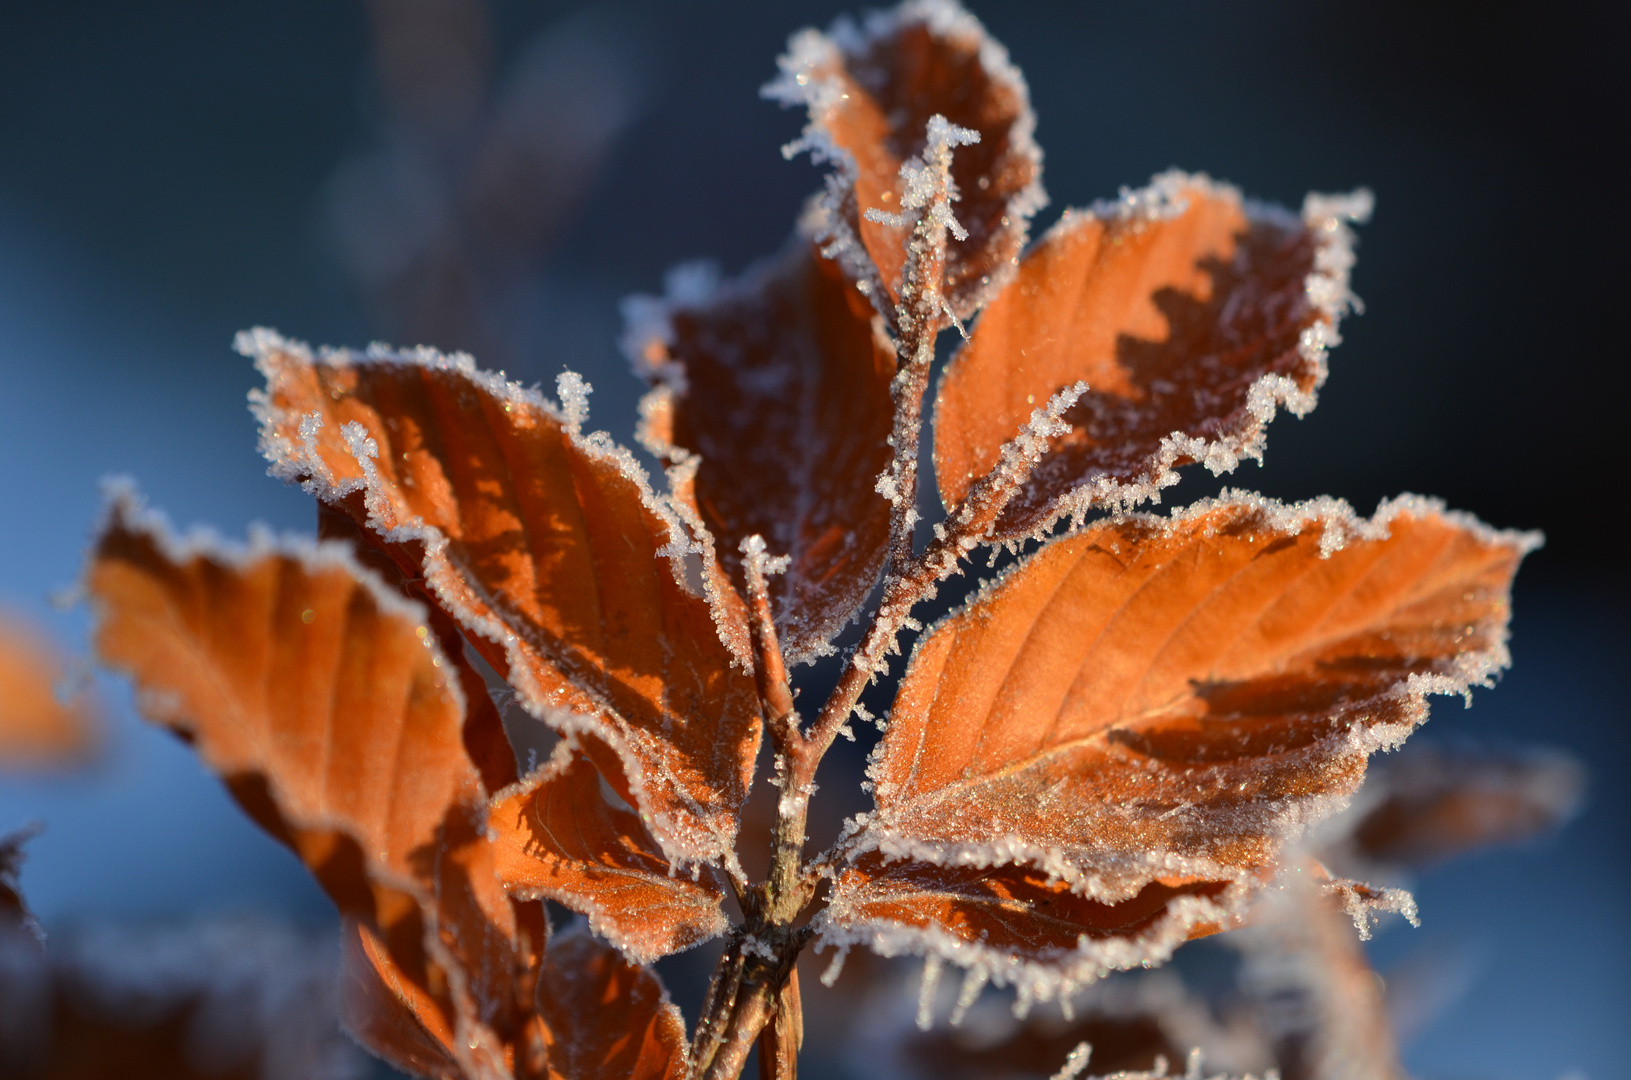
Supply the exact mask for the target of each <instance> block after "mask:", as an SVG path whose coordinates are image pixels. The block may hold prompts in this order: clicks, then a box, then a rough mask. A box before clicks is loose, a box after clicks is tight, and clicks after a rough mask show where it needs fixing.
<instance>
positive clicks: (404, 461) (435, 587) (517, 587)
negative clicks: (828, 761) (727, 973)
mask: <svg viewBox="0 0 1631 1080" xmlns="http://www.w3.org/2000/svg"><path fill="white" fill-rule="evenodd" d="M239 348H240V349H241V350H242V351H244V352H245V353H247V354H250V355H253V356H255V357H256V359H257V362H258V364H259V366H260V368H261V370H262V371H263V373H264V374H265V375H266V378H267V384H268V385H267V390H266V392H265V394H264V396H262V397H261V398H260V400H259V402H258V406H257V408H258V411H259V413H260V415H261V418H262V420H263V427H262V431H261V438H262V448H263V450H264V452H265V453H266V455H267V457H268V458H269V459H271V461H272V467H273V472H274V473H275V474H277V475H279V476H281V477H283V478H284V479H287V480H298V481H300V482H302V483H304V484H306V485H307V487H308V488H309V489H310V490H312V491H313V492H314V493H315V494H317V495H318V496H319V497H320V498H322V499H323V500H324V501H325V502H328V503H330V504H332V505H334V506H337V507H339V508H341V509H343V510H345V511H346V512H347V513H350V514H351V515H352V516H353V517H354V518H356V519H357V520H358V521H359V523H361V524H364V525H365V526H366V527H367V528H368V529H370V530H372V531H374V532H376V533H378V534H380V535H381V536H382V537H383V538H384V539H385V540H386V541H387V542H388V543H389V544H390V545H391V549H392V554H393V556H394V557H395V558H396V559H397V562H398V563H399V564H400V565H401V566H402V567H403V568H404V570H405V571H406V572H407V573H408V574H409V575H410V576H412V577H422V578H423V580H424V583H425V587H426V589H427V590H428V595H430V596H432V597H433V598H434V599H435V601H436V603H437V604H438V606H440V607H441V608H442V610H444V611H445V612H447V613H448V614H449V615H451V616H452V617H453V618H455V619H457V620H458V622H459V624H460V625H461V626H462V627H463V629H464V631H465V633H466V634H468V635H469V636H470V639H471V641H472V643H473V644H475V646H476V647H477V649H479V650H480V651H481V653H482V655H483V656H484V657H485V658H486V659H487V660H488V662H490V663H491V664H493V666H494V667H496V668H497V669H498V670H499V671H500V672H501V673H502V674H503V675H504V676H505V677H506V678H507V679H509V681H510V682H511V684H512V685H513V686H514V687H515V688H516V691H517V692H518V694H519V695H520V699H521V701H522V703H523V704H524V705H525V706H526V707H527V709H528V711H530V712H531V713H532V714H533V715H534V716H537V717H539V718H541V719H544V720H549V721H551V722H554V718H555V717H557V716H560V717H564V716H566V715H567V714H568V713H571V714H577V715H579V716H584V717H591V718H593V719H594V720H595V722H596V724H597V725H598V728H599V731H598V735H599V737H598V738H596V739H592V740H586V744H585V745H586V748H587V749H589V751H590V753H591V754H594V755H596V756H597V761H598V762H599V763H600V764H601V765H602V766H603V768H602V771H603V772H604V773H605V774H606V775H608V776H618V775H625V774H626V775H627V776H628V777H629V778H630V780H631V781H635V780H638V781H639V782H640V783H641V786H640V787H639V789H638V790H632V789H631V790H625V791H620V792H619V794H620V795H622V796H623V797H624V798H625V799H626V800H627V801H629V802H630V803H631V804H634V805H637V806H639V807H640V808H641V809H642V810H643V811H645V812H647V813H649V814H650V815H651V823H652V832H653V834H654V835H655V836H656V838H657V840H658V842H659V843H660V844H661V845H662V847H663V850H664V852H665V853H666V854H667V855H668V856H669V858H670V859H672V860H674V861H676V862H703V861H709V860H716V859H721V858H726V859H728V858H729V857H730V851H731V841H732V839H733V838H734V836H735V832H736V812H737V810H738V808H739V807H740V806H741V804H742V801H743V800H744V799H745V798H746V795H747V788H748V784H749V782H750V780H751V776H752V769H753V761H754V756H755V754H756V753H757V751H758V741H759V732H760V720H759V708H758V698H757V695H756V692H755V688H754V682H753V678H752V675H751V674H750V672H749V670H748V667H747V665H748V663H749V660H750V657H751V651H750V648H749V644H748V638H747V627H746V622H745V615H744V609H743V607H742V603H741V600H740V599H739V598H738V597H737V596H736V593H735V591H734V590H732V589H731V588H730V586H729V584H728V583H727V582H726V581H725V579H724V575H723V572H722V571H721V570H720V569H719V566H718V563H717V561H716V560H715V559H714V556H713V550H712V540H711V538H710V537H708V536H707V534H706V533H705V532H704V533H701V534H699V535H698V536H697V537H694V538H693V537H690V536H688V535H687V533H686V528H685V525H684V523H682V522H681V521H680V520H679V518H678V517H677V516H676V515H675V513H674V512H673V510H672V509H671V508H670V507H669V505H668V504H667V503H665V502H664V501H663V500H661V499H659V498H658V497H657V496H656V495H655V494H653V492H652V491H651V489H650V486H649V485H648V483H647V481H646V477H645V474H644V472H643V471H642V470H641V469H640V467H639V465H638V464H637V463H636V462H635V461H634V459H633V457H632V456H631V455H630V454H629V453H628V451H626V450H624V449H622V448H620V447H617V446H616V445H615V444H613V443H612V442H611V441H610V440H609V439H607V438H606V437H605V436H604V435H593V436H584V435H582V434H581V433H580V431H579V425H580V423H581V422H582V420H583V419H584V417H585V415H586V413H587V405H586V402H585V399H584V395H585V394H586V393H587V390H588V388H587V386H585V385H584V384H583V382H582V381H581V380H579V379H577V377H576V376H572V375H567V376H563V377H562V383H561V386H562V391H563V397H564V398H565V399H566V408H565V410H564V411H563V410H561V409H558V408H557V407H556V406H554V405H553V404H551V403H550V402H547V401H545V400H544V399H543V398H542V397H541V396H539V395H538V394H536V393H533V392H531V391H527V390H524V389H522V388H521V387H519V386H516V385H514V384H511V383H506V382H504V381H503V380H502V378H500V377H497V376H493V375H489V374H486V373H482V372H478V371H477V370H476V369H475V367H474V365H473V363H471V361H470V360H469V358H468V357H464V358H446V357H442V356H440V355H439V354H436V353H434V352H431V351H429V350H423V351H420V352H417V353H413V354H406V355H404V354H393V353H388V352H385V351H383V350H376V351H373V352H370V353H369V354H367V355H366V356H358V355H352V354H349V353H327V354H324V356H323V357H322V358H314V357H313V356H312V355H311V353H310V352H309V351H308V350H307V349H306V348H305V347H304V346H301V345H296V344H293V343H289V342H285V341H283V340H282V339H280V338H278V337H277V336H276V335H274V334H271V333H269V332H264V331H262V332H257V333H255V334H246V335H243V336H242V337H240V340H239ZM613 750H615V751H616V752H617V753H619V754H622V755H624V756H625V758H626V763H624V762H618V761H613V760H609V759H608V755H610V754H611V753H612V751H613Z"/></svg>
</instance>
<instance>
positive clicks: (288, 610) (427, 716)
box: [86, 496, 518, 1076]
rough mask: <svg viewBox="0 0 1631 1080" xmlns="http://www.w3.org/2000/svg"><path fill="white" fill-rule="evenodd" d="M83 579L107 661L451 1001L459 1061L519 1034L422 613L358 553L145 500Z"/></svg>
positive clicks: (441, 661)
mask: <svg viewBox="0 0 1631 1080" xmlns="http://www.w3.org/2000/svg"><path fill="white" fill-rule="evenodd" d="M86 585H87V588H88V591H89V592H90V594H91V596H92V597H93V598H94V601H95V603H96V607H97V610H98V625H97V628H96V634H95V645H96V649H97V652H98V653H99V654H100V656H101V657H102V659H103V660H104V661H105V662H107V663H109V664H110V665H113V666H115V667H118V668H120V669H122V670H124V671H126V672H128V673H129V674H130V675H131V676H132V677H133V678H134V679H135V681H136V683H137V686H138V689H139V691H140V703H141V705H142V708H143V711H144V712H146V714H147V715H148V716H149V717H150V718H152V719H153V720H155V721H157V722H159V723H162V724H164V725H166V726H168V727H170V728H171V729H173V730H174V731H176V732H177V733H178V734H180V735H181V736H182V737H183V738H185V739H187V740H188V741H189V742H190V743H191V744H192V745H193V747H194V749H195V750H196V751H197V752H198V754H199V756H200V757H201V758H203V760H204V761H205V763H206V764H208V765H209V766H210V768H211V769H213V770H214V771H215V772H216V773H218V774H219V775H221V776H222V777H223V778H224V779H225V781H226V783H227V786H228V787H229V788H230V789H231V791H232V793H233V795H234V796H235V797H237V798H238V800H239V801H240V803H242V804H243V806H244V808H245V810H247V811H248V812H249V814H250V815H251V816H252V817H254V818H255V819H256V820H257V821H258V822H259V823H260V824H261V825H262V826H264V827H265V828H266V829H267V830H268V831H269V832H271V833H272V834H273V835H274V836H277V837H278V838H279V839H281V840H283V841H284V842H286V843H287V844H288V845H289V846H290V847H291V848H293V849H294V850H295V852H296V853H297V854H298V855H299V856H300V857H301V859H302V860H304V861H305V863H306V865H307V866H308V867H309V868H310V869H311V871H312V873H313V874H314V875H315V876H316V877H317V879H318V880H319V881H320V882H321V883H322V885H323V887H324V888H325V889H326V890H327V892H328V893H329V896H330V897H331V898H332V899H333V900H334V902H335V904H336V905H337V906H338V907H339V908H340V911H341V912H342V914H344V915H346V916H347V917H349V918H352V919H355V920H358V921H360V922H362V923H365V924H367V925H368V926H370V927H376V928H378V932H379V937H380V939H381V940H382V941H383V943H384V947H385V949H386V950H387V951H388V953H389V955H390V957H391V959H392V960H393V961H394V962H395V964H396V965H398V967H399V968H400V969H401V970H402V972H404V977H405V978H407V979H408V980H410V981H412V982H413V983H414V984H415V985H417V986H418V987H420V988H421V990H423V991H425V992H428V993H429V994H430V996H431V997H434V998H436V999H437V1002H438V1005H439V1007H441V1008H443V1009H451V1010H452V1013H453V1015H452V1016H450V1017H445V1018H444V1023H447V1024H449V1025H450V1026H451V1027H452V1028H453V1029H454V1030H455V1031H456V1033H457V1038H456V1039H455V1040H454V1041H453V1044H452V1045H453V1053H454V1055H455V1056H456V1057H459V1058H460V1059H461V1060H464V1058H465V1057H466V1056H467V1055H466V1054H465V1053H464V1047H465V1045H466V1044H467V1043H469V1044H470V1045H471V1048H472V1049H474V1048H475V1045H476V1044H477V1043H481V1042H483V1040H487V1041H489V1042H490V1041H491V1038H492V1036H490V1035H483V1034H482V1029H485V1028H489V1027H492V1028H495V1029H497V1030H498V1031H503V1030H504V1029H505V1028H506V1027H507V1026H508V1025H509V1023H510V1022H511V1019H512V1016H511V1014H512V1011H513V1003H514V1002H513V999H514V993H513V987H512V979H513V977H514V968H515V966H516V964H517V963H518V958H517V955H516V952H517V945H516V940H515V939H516V925H515V915H514V912H513V911H512V909H511V908H510V905H509V901H508V899H507V898H506V897H505V895H504V893H503V890H502V888H501V887H500V885H499V882H498V880H497V877H496V875H495V873H494V869H493V865H492V851H491V848H490V846H489V845H488V844H487V843H486V841H485V839H484V838H483V837H482V835H481V826H482V823H483V818H484V811H485V802H486V798H485V793H484V791H483V790H482V786H481V781H480V778H479V776H478V775H477V772H476V769H475V767H474V765H473V764H472V763H471V761H470V759H469V758H468V757H467V756H466V754H465V752H464V745H463V741H462V737H461V723H462V719H463V715H464V704H465V703H464V695H463V692H462V691H461V689H460V685H459V676H458V674H457V673H456V672H455V670H454V665H453V662H452V661H450V660H449V659H447V658H446V657H445V656H444V654H443V653H442V651H441V649H440V648H438V647H437V646H436V643H435V641H434V638H433V635H432V634H431V633H430V631H429V629H428V627H427V626H426V624H425V613H424V611H423V609H421V608H420V607H419V606H418V605H417V604H413V603H411V602H409V601H407V600H404V599H402V598H401V597H400V596H398V595H397V594H395V593H393V592H391V591H389V590H388V589H387V588H386V587H385V586H384V585H383V583H381V582H379V581H378V579H377V578H375V577H374V576H373V575H372V574H370V573H369V572H368V571H366V570H364V569H363V568H362V567H361V566H359V565H358V564H357V563H356V561H355V560H354V558H353V557H352V555H351V553H350V550H349V548H348V547H347V546H346V545H341V544H335V543H328V544H319V545H311V544H309V543H302V542H299V541H295V540H288V541H274V540H273V539H271V538H270V537H269V536H267V535H265V534H260V535H257V536H255V537H254V538H253V539H252V541H251V544H250V546H249V548H247V549H239V550H233V549H229V548H226V547H224V546H221V545H218V544H214V543H212V542H211V541H209V540H208V539H207V538H204V537H198V538H193V539H190V540H186V541H178V540H176V539H175V538H173V537H171V536H170V535H169V534H168V532H167V531H166V529H165V527H164V525H163V523H162V522H161V521H160V520H158V519H156V518H154V517H151V516H147V515H144V514H142V513H141V512H140V511H139V510H138V509H137V508H136V506H135V505H134V503H133V501H132V500H131V498H130V497H129V496H120V497H117V498H116V499H115V501H114V502H113V504H112V506H111V508H110V512H109V519H108V522H107V524H106V525H105V527H104V529H103V531H102V534H101V536H100V537H99V539H98V540H97V542H96V545H95V549H94V554H93V557H92V561H91V565H90V568H89V570H88V572H87V577H86ZM382 1052H385V1050H384V1049H382ZM467 1071H468V1072H470V1075H472V1076H474V1075H477V1073H478V1071H479V1070H476V1069H473V1068H470V1067H468V1066H467Z"/></svg>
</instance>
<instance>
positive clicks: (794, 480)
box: [626, 241, 895, 663]
mask: <svg viewBox="0 0 1631 1080" xmlns="http://www.w3.org/2000/svg"><path fill="white" fill-rule="evenodd" d="M696 293H697V290H696V289H695V287H694V286H693V285H692V284H689V283H682V282H679V281H676V282H674V284H673V285H672V286H671V291H670V295H669V297H668V298H666V299H665V300H663V301H656V302H653V301H649V300H646V301H638V302H636V303H634V304H631V305H630V307H629V309H628V310H629V312H630V314H631V316H632V325H631V327H630V331H629V334H628V336H627V338H626V347H627V350H628V352H629V353H630V358H631V359H632V360H633V361H634V363H635V364H636V366H637V367H638V368H640V369H641V370H642V371H643V372H644V373H645V374H646V375H647V377H648V378H650V379H651V380H652V381H653V382H654V383H655V384H656V385H655V388H654V389H653V390H652V392H651V393H650V394H648V395H647V397H646V400H645V402H644V403H643V404H642V408H641V412H642V414H643V416H644V421H645V422H644V426H643V429H642V435H643V437H644V439H645V441H646V442H647V443H648V444H650V445H651V447H652V450H653V452H655V453H657V454H659V455H662V456H667V457H670V458H679V459H683V458H684V457H686V456H687V455H696V456H697V457H699V458H700V459H701V460H700V461H699V462H698V463H697V466H696V478H695V484H694V487H693V489H692V490H693V498H694V500H695V505H696V507H697V509H698V510H699V511H700V513H701V516H702V520H703V521H704V522H706V523H707V526H708V528H709V529H710V530H711V531H712V532H713V534H714V535H715V536H717V537H718V538H719V546H720V556H721V558H722V559H723V561H724V563H725V566H726V568H727V569H728V571H729V572H730V574H731V576H732V579H733V580H735V581H738V582H740V581H741V580H742V578H741V562H742V560H741V550H740V546H741V543H742V540H743V539H745V538H746V537H748V536H751V535H753V534H755V533H757V534H758V535H760V536H763V537H764V538H765V542H766V544H767V545H768V547H769V549H770V552H771V553H772V554H774V555H785V556H788V557H789V558H790V559H791V562H790V563H789V565H788V568H787V571H786V573H785V574H784V575H783V576H782V577H781V578H779V579H776V580H773V581H772V583H771V596H772V599H773V601H774V604H775V617H776V630H777V633H778V636H779V637H780V639H781V644H782V649H783V651H784V653H785V655H786V657H787V660H788V662H789V663H798V662H800V661H805V660H811V659H814V658H815V657H816V656H819V655H821V653H822V652H823V651H824V650H825V649H826V648H827V647H828V643H829V642H831V641H832V639H833V638H834V637H835V636H836V635H837V634H838V632H839V631H840V630H842V629H843V627H844V625H845V623H847V622H848V621H849V620H850V619H851V618H852V617H853V616H854V615H855V613H856V612H857V611H858V610H859V609H860V607H861V605H862V604H863V603H865V602H866V598H867V594H868V593H869V592H870V591H871V589H872V586H873V585H874V584H875V583H876V582H877V580H878V574H879V573H880V571H881V570H882V569H883V560H884V554H885V550H886V548H887V545H888V542H889V504H888V503H887V502H885V501H884V500H883V499H882V498H881V497H879V495H878V494H877V492H876V491H874V490H873V488H874V484H875V482H876V480H877V477H878V475H879V474H880V473H881V472H883V471H884V469H885V468H887V467H888V465H889V458H890V449H889V446H888V445H887V440H888V438H889V429H890V424H891V421H892V419H893V416H894V406H893V405H892V403H891V400H890V396H889V382H890V379H891V378H892V376H893V375H894V372H895V349H894V346H893V345H892V344H890V342H889V340H888V337H887V335H886V334H885V333H884V332H883V330H882V328H881V327H880V326H877V325H875V316H874V315H873V313H872V310H871V308H870V307H869V306H868V305H867V302H866V300H865V299H864V298H863V297H861V296H860V295H858V294H856V293H855V292H854V290H852V289H850V288H849V287H848V286H847V285H846V283H845V282H844V279H843V277H842V276H841V274H840V273H839V271H838V268H837V266H836V265H835V264H833V263H832V262H830V261H828V260H825V259H822V258H820V257H819V256H818V255H816V254H815V253H814V252H813V251H811V249H810V247H809V245H808V243H806V242H803V241H796V242H794V243H793V244H792V245H791V246H789V248H788V249H787V251H785V252H784V253H783V254H782V255H780V256H778V257H777V258H776V259H775V260H774V261H773V262H770V263H767V264H765V265H762V266H760V267H756V268H754V269H751V270H749V271H748V272H747V273H746V274H745V275H744V276H743V277H742V278H741V279H740V280H739V281H736V282H732V283H730V284H728V285H726V286H724V287H723V288H720V289H718V290H717V291H714V292H712V293H711V294H710V295H707V296H705V297H704V296H698V295H696Z"/></svg>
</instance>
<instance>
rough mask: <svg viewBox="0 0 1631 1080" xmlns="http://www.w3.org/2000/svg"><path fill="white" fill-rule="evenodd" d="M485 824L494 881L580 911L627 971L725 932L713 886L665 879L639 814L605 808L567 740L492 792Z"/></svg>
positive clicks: (593, 775) (584, 762)
mask: <svg viewBox="0 0 1631 1080" xmlns="http://www.w3.org/2000/svg"><path fill="white" fill-rule="evenodd" d="M489 821H490V832H491V835H492V836H493V842H494V845H495V846H496V848H497V862H498V875H499V879H500V880H501V881H503V882H504V887H505V889H506V890H507V891H508V892H509V893H510V895H511V896H517V897H528V898H531V899H543V898H548V899H550V900H554V901H556V902H557V903H560V904H564V905H565V906H567V907H569V908H571V909H572V910H574V911H577V912H581V913H582V914H584V915H586V916H588V918H589V926H590V928H591V929H592V930H594V932H595V933H596V934H598V935H599V936H600V937H602V938H604V939H606V940H607V941H610V942H611V943H612V944H613V945H615V946H617V947H618V948H619V949H620V950H622V952H623V955H625V956H627V957H628V958H629V959H630V960H631V961H633V962H634V963H637V964H647V963H650V962H651V961H653V960H656V959H657V958H658V957H660V956H665V955H667V954H669V953H673V952H679V951H680V950H682V949H688V948H690V947H691V946H693V945H696V944H698V943H699V942H703V941H707V940H708V939H709V938H713V937H717V936H719V935H720V934H722V933H724V932H725V931H726V930H727V929H728V924H727V922H726V919H725V914H724V912H723V911H722V910H721V909H720V902H721V901H722V900H723V899H724V897H723V894H722V893H721V891H720V889H719V886H718V885H717V884H716V883H715V882H714V881H713V879H712V878H711V877H709V876H706V875H704V876H701V877H699V878H698V879H697V880H694V881H693V880H692V879H691V877H690V876H689V875H678V874H671V873H670V870H669V862H668V860H667V859H666V858H665V857H663V855H662V854H661V849H660V848H659V847H658V846H657V843H656V841H655V840H653V839H652V837H651V833H650V832H649V831H648V830H647V829H646V828H645V826H644V825H642V824H641V822H640V815H639V814H637V813H636V812H635V811H634V810H632V809H630V808H628V806H627V805H623V806H614V805H612V804H611V802H610V801H609V800H608V799H607V798H606V797H605V796H604V795H603V794H602V791H601V779H600V774H599V773H598V772H597V771H596V770H595V767H594V765H593V764H592V763H591V762H590V761H589V759H588V758H586V757H584V756H583V754H582V753H581V752H580V751H579V750H578V749H577V747H576V746H575V745H574V744H573V743H572V741H571V740H568V741H565V742H563V743H561V745H560V746H559V747H557V748H556V752H555V758H554V760H552V761H551V762H550V763H549V764H548V765H546V766H545V767H544V768H543V769H541V770H539V772H538V773H536V774H535V775H533V776H531V777H529V778H527V779H526V780H524V781H522V782H521V783H519V784H516V785H515V786H514V787H512V788H509V789H507V790H505V791H502V792H500V793H499V794H498V795H497V796H496V797H495V799H494V801H493V807H492V812H491V816H490V819H489Z"/></svg>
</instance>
